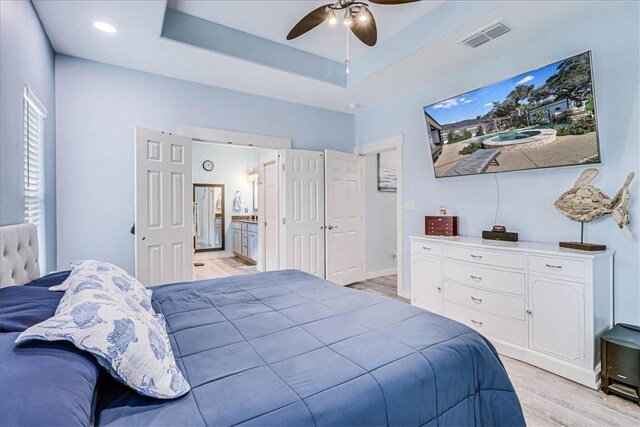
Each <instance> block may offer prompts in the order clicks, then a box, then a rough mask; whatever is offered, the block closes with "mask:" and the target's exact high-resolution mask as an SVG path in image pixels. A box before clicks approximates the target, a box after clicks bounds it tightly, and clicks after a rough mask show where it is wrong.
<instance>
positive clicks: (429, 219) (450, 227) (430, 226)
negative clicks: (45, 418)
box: [424, 216, 458, 236]
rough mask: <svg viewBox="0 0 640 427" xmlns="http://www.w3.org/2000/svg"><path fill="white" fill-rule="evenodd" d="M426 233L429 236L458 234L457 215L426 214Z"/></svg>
mask: <svg viewBox="0 0 640 427" xmlns="http://www.w3.org/2000/svg"><path fill="white" fill-rule="evenodd" d="M424 234H426V235H427V236H457V235H458V217H457V216H425V217H424Z"/></svg>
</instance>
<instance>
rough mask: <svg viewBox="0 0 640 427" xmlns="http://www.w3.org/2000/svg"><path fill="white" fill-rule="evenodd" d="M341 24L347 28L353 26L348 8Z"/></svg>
mask: <svg viewBox="0 0 640 427" xmlns="http://www.w3.org/2000/svg"><path fill="white" fill-rule="evenodd" d="M342 23H343V24H344V25H346V26H347V27H350V26H351V25H352V24H353V18H352V17H351V10H350V9H349V8H347V10H345V11H344V19H343V20H342Z"/></svg>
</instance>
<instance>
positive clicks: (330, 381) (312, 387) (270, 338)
mask: <svg viewBox="0 0 640 427" xmlns="http://www.w3.org/2000/svg"><path fill="white" fill-rule="evenodd" d="M153 304H154V308H155V310H156V311H157V312H160V313H163V314H164V315H165V317H166V321H167V329H168V332H169V335H170V339H171V342H172V345H173V350H174V352H175V355H176V359H177V361H178V364H179V366H180V368H181V370H182V372H183V373H184V374H185V377H186V378H187V379H188V381H189V383H190V384H191V387H192V391H191V392H190V393H188V394H187V395H185V396H183V397H181V398H178V399H176V400H172V401H161V400H156V399H152V398H146V397H142V396H140V395H138V394H136V393H135V392H133V391H131V390H129V389H127V388H125V387H124V386H122V385H120V384H117V383H115V382H113V381H107V384H103V391H102V392H101V394H100V396H101V397H100V402H99V403H98V407H97V412H96V425H97V426H112V425H126V426H135V425H140V426H143V425H144V426H148V425H153V426H163V425H180V426H186V425H194V426H204V425H208V426H222V425H243V426H276V425H277V426H283V425H295V426H302V425H323V426H324V425H335V426H346V425H367V426H373V425H415V426H422V425H433V426H435V425H456V426H462V425H510V426H515V425H524V419H523V415H522V410H521V408H520V403H519V402H518V398H517V397H516V394H515V392H514V390H513V387H512V385H511V382H510V381H509V378H508V377H507V374H506V372H505V370H504V368H503V366H502V364H501V363H500V360H499V359H498V356H497V355H496V352H495V350H494V349H493V347H492V346H491V345H490V344H489V343H488V342H487V341H486V340H485V339H484V338H483V337H482V336H480V335H479V334H478V333H476V332H474V331H473V330H471V329H469V328H468V327H466V326H464V325H462V324H460V323H457V322H454V321H452V320H448V319H446V318H443V317H441V316H438V315H435V314H433V313H430V312H427V311H424V310H421V309H418V308H415V307H412V306H410V305H408V304H404V303H402V302H399V301H395V300H392V299H389V298H386V297H382V296H378V295H373V294H370V293H366V292H363V291H358V290H353V289H349V288H343V287H340V286H338V285H335V284H332V283H330V282H327V281H324V280H321V279H318V278H317V277H314V276H310V275H308V274H305V273H302V272H300V271H293V270H287V271H279V272H270V273H260V274H253V275H247V276H236V277H229V278H224V279H216V280H205V281H200V282H191V283H181V284H174V285H165V286H160V287H156V288H154V296H153Z"/></svg>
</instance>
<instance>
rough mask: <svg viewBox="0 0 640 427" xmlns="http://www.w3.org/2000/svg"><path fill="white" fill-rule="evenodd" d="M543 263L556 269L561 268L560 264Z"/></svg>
mask: <svg viewBox="0 0 640 427" xmlns="http://www.w3.org/2000/svg"><path fill="white" fill-rule="evenodd" d="M545 265H546V266H547V267H549V268H556V269H558V270H561V269H562V266H561V265H553V264H545Z"/></svg>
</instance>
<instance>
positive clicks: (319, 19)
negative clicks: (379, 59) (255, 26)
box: [287, 0, 420, 46]
mask: <svg viewBox="0 0 640 427" xmlns="http://www.w3.org/2000/svg"><path fill="white" fill-rule="evenodd" d="M416 1H420V0H369V2H370V3H375V4H382V5H396V4H404V3H413V2H416ZM342 10H344V17H343V19H342V23H343V24H344V25H346V26H348V27H349V28H351V31H352V32H353V34H355V36H356V37H357V38H358V39H360V41H361V42H362V43H364V44H366V45H367V46H374V45H375V44H376V42H377V41H378V30H377V29H376V20H375V19H374V18H373V14H372V13H371V11H370V10H369V4H368V3H366V2H364V1H358V0H338V1H337V2H336V3H329V4H325V5H324V6H320V7H319V8H317V9H314V10H312V11H311V12H309V13H308V14H307V15H306V16H305V17H304V18H302V19H301V20H300V21H299V22H298V23H297V24H296V25H295V26H294V27H293V28H292V29H291V31H289V34H287V40H293V39H295V38H297V37H300V36H301V35H303V34H304V33H306V32H307V31H310V30H312V29H314V28H315V27H317V26H318V25H320V24H322V23H323V22H325V21H327V22H329V24H331V25H335V24H336V22H338V17H337V16H336V12H340V11H342Z"/></svg>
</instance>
